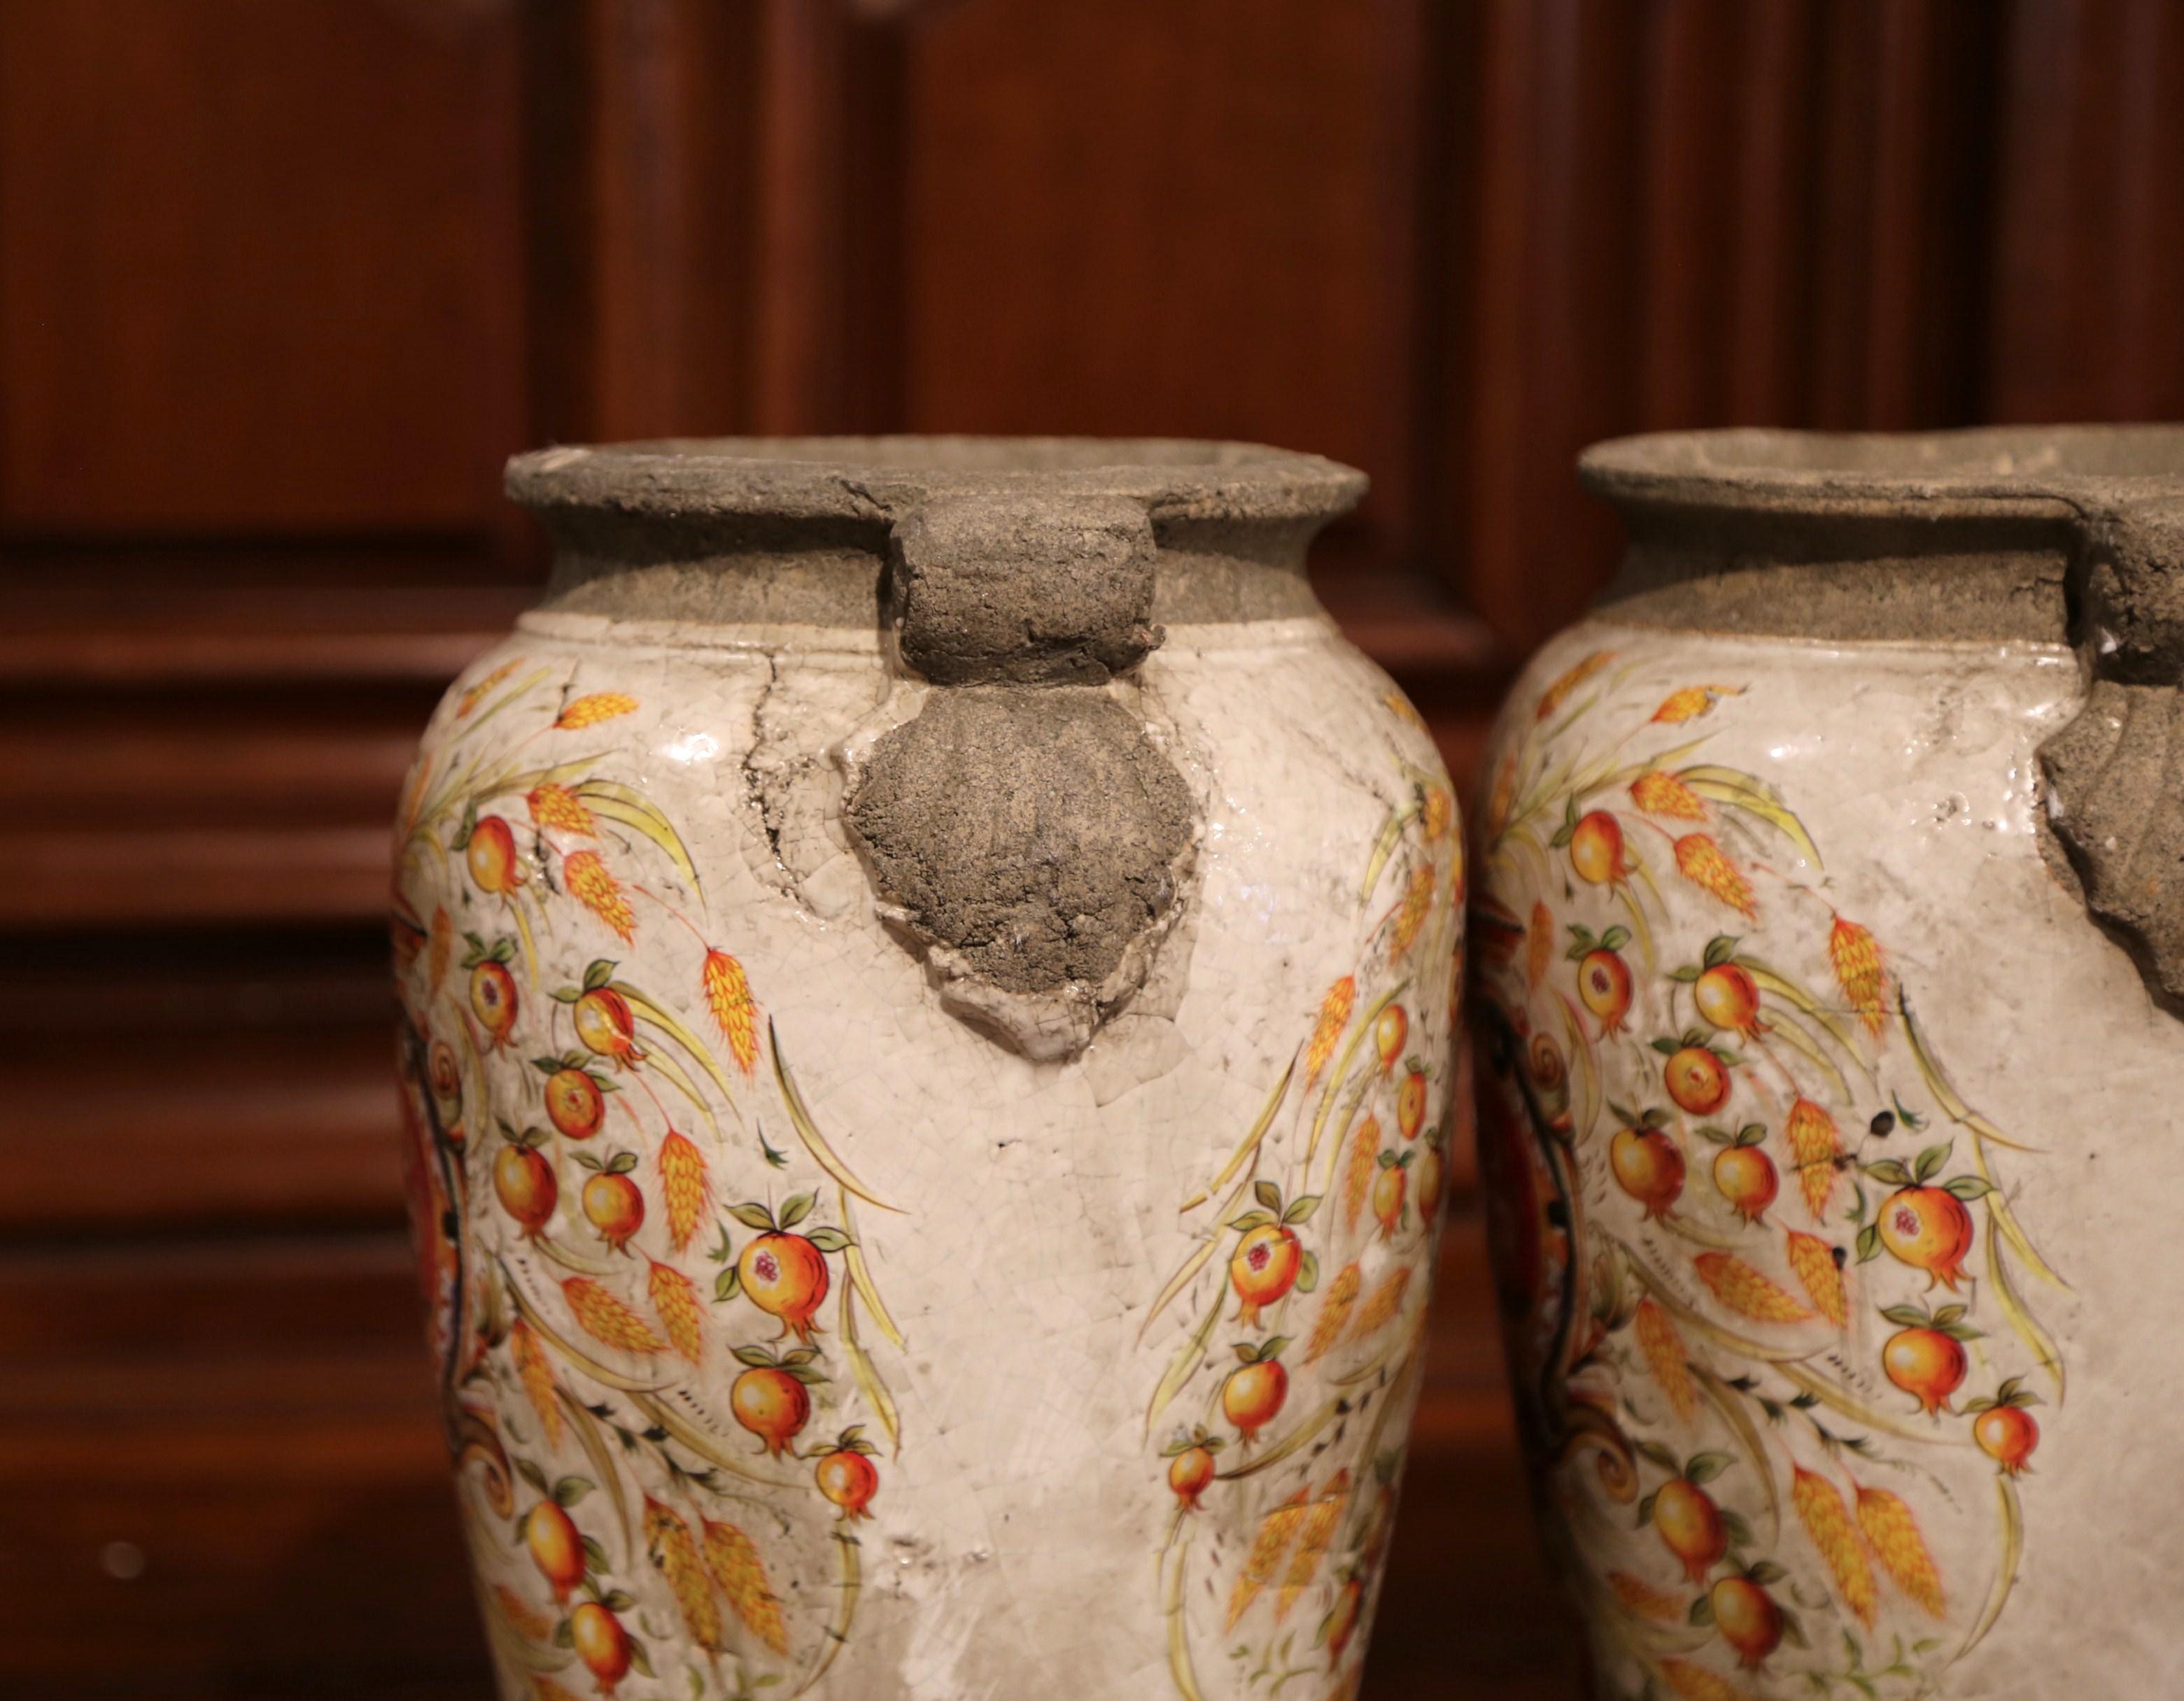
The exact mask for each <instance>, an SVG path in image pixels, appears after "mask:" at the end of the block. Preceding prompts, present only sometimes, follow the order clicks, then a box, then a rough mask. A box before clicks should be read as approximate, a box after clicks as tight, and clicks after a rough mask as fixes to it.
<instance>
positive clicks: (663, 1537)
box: [644, 1494, 728, 1654]
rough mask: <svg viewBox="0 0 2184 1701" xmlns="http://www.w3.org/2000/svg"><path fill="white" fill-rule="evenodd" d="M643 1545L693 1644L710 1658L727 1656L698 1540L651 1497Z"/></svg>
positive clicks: (724, 1624) (647, 1501)
mask: <svg viewBox="0 0 2184 1701" xmlns="http://www.w3.org/2000/svg"><path fill="white" fill-rule="evenodd" d="M644 1545H645V1550H646V1552H647V1553H649V1555H650V1556H651V1559H652V1563H653V1564H655V1565H656V1566H658V1567H659V1568H660V1576H663V1577H665V1578H666V1580H667V1587H668V1592H670V1593H671V1594H672V1595H673V1596H674V1597H675V1604H676V1605H677V1607H678V1608H680V1609H682V1622H683V1624H684V1625H686V1626H688V1628H689V1631H690V1640H691V1641H693V1642H696V1643H697V1644H698V1646H699V1647H700V1648H704V1649H705V1652H706V1653H708V1654H720V1653H722V1652H724V1651H725V1650H726V1649H727V1645H728V1634H727V1631H728V1626H727V1618H726V1616H725V1615H723V1614H722V1613H721V1603H720V1599H719V1598H718V1597H717V1596H716V1595H715V1594H714V1592H713V1580H712V1579H711V1577H710V1576H707V1575H706V1571H705V1560H704V1559H703V1558H702V1557H701V1556H700V1555H699V1552H698V1538H697V1537H696V1536H693V1535H692V1534H691V1533H690V1526H689V1525H688V1524H685V1523H684V1522H683V1521H682V1518H681V1517H680V1516H679V1515H678V1514H676V1513H675V1512H673V1511H672V1510H671V1509H668V1508H667V1507H665V1506H662V1505H661V1504H660V1503H659V1502H658V1501H656V1500H655V1499H654V1498H653V1497H651V1496H650V1495H649V1494H648V1495H646V1496H645V1497H644Z"/></svg>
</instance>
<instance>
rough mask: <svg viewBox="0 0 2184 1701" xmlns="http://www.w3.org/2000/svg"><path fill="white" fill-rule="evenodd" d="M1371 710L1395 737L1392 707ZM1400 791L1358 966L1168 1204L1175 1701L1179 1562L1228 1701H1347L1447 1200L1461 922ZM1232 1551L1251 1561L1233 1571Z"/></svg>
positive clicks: (1416, 782) (1442, 815)
mask: <svg viewBox="0 0 2184 1701" xmlns="http://www.w3.org/2000/svg"><path fill="white" fill-rule="evenodd" d="M1390 708H1391V710H1393V711H1396V712H1397V713H1398V714H1399V715H1400V716H1401V717H1402V718H1404V719H1406V720H1407V721H1411V722H1412V724H1414V725H1415V724H1416V722H1415V719H1414V716H1413V714H1412V711H1411V710H1410V706H1409V705H1408V704H1407V703H1404V702H1401V700H1400V699H1396V700H1393V701H1391V703H1390ZM1399 771H1400V772H1401V774H1402V776H1403V784H1404V790H1403V793H1402V795H1401V796H1400V797H1399V798H1398V800H1396V802H1395V803H1394V804H1393V805H1392V806H1391V807H1390V811H1389V813H1388V816H1387V818H1386V821H1385V823H1384V825H1383V828H1382V830H1381V831H1380V833H1379V835H1378V837H1377V839H1376V840H1375V842H1374V844H1373V847H1372V849H1371V852H1370V854H1369V856H1368V859H1367V866H1366V869H1365V873H1364V876H1363V878H1362V881H1361V883H1360V888H1359V892H1358V897H1357V908H1358V913H1359V917H1360V920H1361V923H1363V924H1365V925H1366V927H1367V928H1368V932H1367V934H1366V937H1365V940H1364V943H1363V945H1362V949H1361V951H1360V953H1359V956H1358V959H1357V962H1355V963H1353V964H1352V965H1351V966H1350V968H1349V969H1348V971H1347V972H1346V973H1344V974H1342V975H1341V976H1340V978H1339V979H1336V980H1335V981H1334V983H1333V984H1332V985H1331V986H1329V989H1328V990H1327V992H1326V994H1325V996H1324V997H1323V1000H1322V1002H1321V1004H1320V1007H1319V1009H1318V1012H1317V1013H1316V1014H1315V1015H1313V1016H1312V1018H1311V1020H1310V1025H1309V1027H1308V1029H1307V1030H1306V1032H1305V1035H1304V1037H1303V1040H1302V1043H1301V1045H1300V1046H1298V1048H1297V1051H1296V1054H1295V1057H1293V1058H1292V1059H1291V1061H1290V1065H1289V1068H1287V1070H1286V1071H1284V1074H1283V1075H1282V1077H1281V1079H1279V1081H1278V1082H1276V1083H1275V1084H1274V1085H1273V1088H1272V1090H1270V1092H1269V1093H1268V1097H1267V1099H1266V1101H1265V1103H1264V1106H1263V1107H1262V1109H1261V1111H1260V1113H1259V1115H1258V1117H1257V1118H1256V1121H1255V1122H1254V1123H1253V1124H1252V1126H1251V1129H1250V1130H1249V1131H1248V1132H1247V1133H1246V1134H1245V1135H1244V1137H1243V1139H1242V1140H1241V1141H1240V1143H1239V1144H1238V1146H1236V1148H1235V1150H1234V1152H1232V1153H1231V1154H1230V1156H1229V1158H1228V1160H1227V1161H1226V1162H1225V1163H1223V1165H1222V1167H1221V1168H1220V1169H1219V1170H1218V1171H1217V1173H1216V1174H1214V1175H1213V1176H1212V1178H1211V1179H1210V1180H1208V1181H1207V1182H1206V1185H1204V1186H1203V1187H1202V1188H1201V1189H1200V1190H1199V1191H1197V1192H1196V1193H1195V1194H1194V1195H1193V1196H1191V1197H1190V1199H1189V1200H1187V1201H1185V1202H1184V1205H1183V1209H1184V1213H1185V1214H1186V1216H1189V1215H1190V1214H1192V1213H1205V1212H1206V1211H1208V1210H1209V1208H1210V1209H1211V1210H1212V1213H1213V1214H1212V1219H1211V1220H1210V1221H1208V1222H1206V1226H1205V1229H1204V1231H1203V1235H1202V1238H1201V1240H1200V1241H1199V1243H1198V1245H1197V1246H1196V1247H1195V1249H1194V1250H1193V1252H1192V1253H1191V1255H1190V1257H1189V1258H1187V1259H1186V1260H1185V1261H1184V1263H1183V1264H1182V1266H1181V1267H1180V1268H1179V1269H1177V1270H1176V1271H1175V1272H1174V1274H1173V1276H1172V1277H1171V1279H1170V1280H1168V1282H1167V1285H1166V1286H1164V1287H1163V1288H1162V1291H1161V1292H1160V1295H1159V1296H1158V1297H1157V1298H1156V1300H1155V1302H1154V1303H1153V1305H1152V1308H1151V1311H1150V1313H1148V1315H1147V1317H1146V1319H1145V1325H1144V1329H1143V1330H1141V1332H1140V1336H1139V1338H1140V1340H1141V1341H1142V1340H1144V1339H1145V1337H1146V1336H1149V1335H1150V1334H1151V1332H1152V1331H1153V1330H1154V1329H1155V1328H1156V1325H1158V1324H1159V1323H1160V1320H1161V1319H1162V1318H1163V1317H1166V1316H1168V1315H1169V1313H1170V1308H1171V1307H1177V1308H1178V1315H1179V1316H1180V1317H1182V1318H1185V1319H1192V1321H1191V1325H1190V1329H1189V1332H1188V1333H1187V1334H1186V1335H1185V1336H1184V1338H1183V1339H1182V1341H1180V1343H1179V1344H1178V1345H1177V1346H1176V1347H1174V1348H1173V1350H1172V1352H1171V1355H1170V1357H1169V1358H1168V1360H1167V1365H1166V1368H1165V1369H1164V1371H1163V1373H1162V1376H1161V1378H1160V1380H1159V1382H1158V1384H1157V1386H1156V1387H1155V1389H1154V1391H1153V1393H1152V1397H1151V1401H1150V1402H1149V1403H1148V1406H1147V1408H1146V1413H1145V1434H1146V1436H1147V1440H1148V1444H1149V1446H1150V1447H1153V1448H1155V1449H1156V1450H1157V1455H1158V1458H1160V1459H1161V1460H1162V1461H1164V1465H1163V1470H1164V1480H1165V1483H1166V1486H1167V1493H1168V1496H1169V1497H1170V1508H1169V1512H1168V1515H1167V1520H1166V1527H1165V1536H1164V1539H1163V1541H1162V1544H1161V1548H1160V1550H1159V1556H1158V1587H1159V1589H1160V1592H1161V1602H1162V1610H1163V1612H1164V1613H1165V1615H1166V1616H1167V1624H1168V1664H1169V1670H1170V1673H1171V1676H1172V1677H1173V1682H1174V1686H1175V1689H1176V1692H1177V1693H1178V1694H1179V1695H1181V1696H1183V1697H1184V1698H1185V1701H1199V1698H1200V1697H1201V1693H1202V1692H1201V1685H1200V1677H1199V1672H1200V1667H1201V1659H1203V1658H1204V1656H1203V1655H1202V1654H1201V1652H1200V1651H1199V1650H1197V1649H1195V1648H1194V1647H1193V1645H1192V1637H1191V1631H1190V1625H1189V1623H1188V1620H1187V1608H1188V1605H1189V1599H1190V1576H1191V1567H1192V1559H1193V1553H1194V1547H1195V1548H1196V1549H1197V1551H1198V1552H1199V1553H1200V1554H1201V1556H1202V1557H1201V1559H1200V1560H1199V1565H1200V1568H1201V1577H1202V1578H1203V1577H1205V1576H1206V1571H1207V1570H1208V1568H1210V1570H1211V1573H1212V1577H1211V1581H1208V1582H1207V1583H1206V1587H1212V1588H1214V1589H1216V1590H1217V1591H1218V1592H1219V1595H1220V1598H1221V1601H1222V1607H1221V1629H1222V1632H1223V1637H1224V1641H1223V1645H1222V1646H1223V1652H1224V1653H1225V1654H1226V1656H1227V1658H1228V1659H1229V1661H1230V1662H1231V1664H1232V1665H1233V1666H1234V1672H1233V1674H1232V1679H1231V1682H1230V1684H1229V1689H1230V1690H1231V1691H1233V1693H1245V1691H1246V1690H1247V1689H1248V1690H1251V1691H1252V1692H1254V1693H1256V1692H1258V1691H1260V1690H1262V1689H1263V1690H1264V1691H1265V1692H1266V1693H1279V1694H1286V1693H1292V1691H1291V1689H1290V1685H1291V1684H1292V1683H1295V1684H1298V1685H1305V1686H1308V1685H1310V1684H1312V1683H1318V1684H1319V1685H1320V1686H1321V1687H1320V1688H1319V1690H1318V1691H1317V1692H1316V1693H1323V1694H1327V1695H1348V1694H1352V1693H1355V1687H1356V1684H1357V1676H1358V1672H1359V1670H1360V1668H1361V1667H1362V1663H1363V1649H1364V1637H1363V1635H1362V1631H1363V1629H1364V1627H1365V1626H1367V1624H1368V1622H1369V1619H1370V1600H1371V1597H1372V1593H1373V1587H1374V1585H1375V1582H1376V1581H1377V1576H1378V1572H1379V1565H1380V1562H1381V1559H1382V1557H1383V1555H1384V1553H1385V1546H1386V1542H1387V1537H1388V1534H1389V1531H1390V1526H1391V1524H1392V1522H1393V1518H1394V1512H1395V1497H1396V1483H1397V1479H1398V1477H1399V1475H1400V1473H1401V1464H1402V1447H1403V1436H1402V1433H1401V1428H1400V1426H1399V1425H1398V1426H1396V1428H1394V1429H1393V1431H1391V1429H1390V1419H1391V1417H1393V1416H1394V1415H1395V1414H1396V1413H1397V1412H1398V1411H1399V1410H1400V1409H1401V1403H1402V1401H1403V1399H1404V1397H1405V1396H1406V1395H1407V1393H1408V1392H1409V1391H1410V1388H1411V1385H1412V1381H1413V1380H1414V1378H1415V1377H1416V1375H1417V1374H1418V1367H1419V1362H1420V1358H1421V1356H1422V1352H1421V1348H1422V1341H1421V1330H1422V1328H1423V1324H1424V1311H1425V1301H1426V1292H1427V1289H1428V1288H1429V1286H1430V1283H1431V1271H1432V1259H1433V1249H1434V1246H1435V1240H1436V1238H1437V1235H1438V1230H1439V1225H1440V1207H1441V1202H1442V1197H1443V1194H1444V1192H1445V1190H1446V1179H1445V1178H1446V1163H1447V1156H1448V1150H1447V1142H1448V1138H1449V1134H1450V1129H1449V1124H1448V1118H1447V1108H1448V1100H1449V1092H1450V1085H1451V1084H1450V1079H1449V1078H1450V1070H1451V1063H1450V1056H1451V1046H1450V1040H1449V1035H1448V1031H1447V1030H1448V1027H1449V1023H1450V1022H1451V1019H1452V1012H1453V1009H1454V988H1453V986H1452V984H1451V981H1452V974H1451V967H1450V965H1451V961H1452V960H1453V959H1454V957H1455V956H1456V955H1457V951H1458V948H1459V945H1460V943H1461V933H1462V916H1463V850H1462V845H1461V842H1460V839H1459V838H1458V836H1457V833H1456V832H1455V830H1454V829H1455V813H1454V807H1453V804H1452V801H1451V797H1450V794H1449V791H1448V789H1447V782H1446V777H1445V776H1443V775H1441V774H1440V773H1439V772H1434V773H1431V774H1429V773H1426V772H1423V771H1421V770H1418V769H1417V768H1414V767H1410V766H1409V765H1408V764H1407V763H1402V762H1401V761H1400V759H1399ZM1376 917H1377V919H1376ZM1413 1012H1416V1020H1415V1021H1414V1019H1413ZM1284 1111H1286V1112H1287V1113H1288V1114H1287V1115H1286V1116H1284ZM1170 1326H1171V1327H1175V1326H1179V1325H1176V1324H1173V1323H1172V1324H1171V1325H1170ZM1178 1414H1180V1415H1178ZM1201 1530H1204V1531H1205V1533H1203V1534H1201ZM1230 1531H1236V1532H1243V1531H1248V1532H1250V1539H1249V1540H1248V1542H1245V1543H1243V1544H1242V1546H1241V1547H1240V1548H1235V1547H1233V1546H1232V1545H1231V1544H1229V1543H1227V1542H1224V1540H1223V1537H1224V1536H1225V1535H1226V1534H1227V1533H1228V1532H1230Z"/></svg>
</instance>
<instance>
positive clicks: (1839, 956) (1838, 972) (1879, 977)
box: [1828, 916, 1888, 1040]
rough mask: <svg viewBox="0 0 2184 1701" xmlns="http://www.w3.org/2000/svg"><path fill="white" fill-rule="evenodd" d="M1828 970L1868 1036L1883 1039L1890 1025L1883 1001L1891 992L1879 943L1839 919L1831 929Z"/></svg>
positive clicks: (1856, 926) (1863, 931)
mask: <svg viewBox="0 0 2184 1701" xmlns="http://www.w3.org/2000/svg"><path fill="white" fill-rule="evenodd" d="M1828 967H1829V968H1832V969H1833V970H1834V971H1835V976H1836V985H1837V986H1839V987H1841V989H1842V996H1843V998H1844V1000H1845V1001H1846V1002H1847V1003H1848V1004H1849V1006H1850V1007H1851V1010H1852V1012H1853V1014H1854V1015H1856V1016H1857V1018H1858V1020H1859V1021H1860V1022H1861V1023H1864V1026H1865V1031H1866V1032H1867V1033H1868V1034H1870V1035H1872V1036H1873V1037H1874V1038H1875V1039H1876V1040H1877V1039H1879V1038H1880V1034H1881V1030H1882V1029H1883V1028H1884V1027H1886V1025H1887V1012H1886V1007H1885V1005H1884V999H1885V998H1886V993H1887V989H1888V972H1887V970H1886V968H1885V967H1884V966H1883V964H1882V962H1881V956H1880V943H1879V941H1877V940H1875V938H1874V936H1873V935H1872V934H1871V933H1869V931H1867V930H1866V929H1864V928H1862V927H1860V926H1859V925H1858V923H1856V922H1853V921H1846V920H1844V919H1843V918H1842V917H1841V916H1837V917H1836V921H1835V925H1834V926H1833V927H1831V928H1830V929H1828Z"/></svg>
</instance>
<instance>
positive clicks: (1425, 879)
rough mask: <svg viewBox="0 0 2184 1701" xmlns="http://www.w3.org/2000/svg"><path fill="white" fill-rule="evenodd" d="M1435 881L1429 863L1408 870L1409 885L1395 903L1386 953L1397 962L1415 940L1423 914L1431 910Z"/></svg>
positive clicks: (1436, 882) (1408, 951)
mask: <svg viewBox="0 0 2184 1701" xmlns="http://www.w3.org/2000/svg"><path fill="white" fill-rule="evenodd" d="M1438 884H1440V883H1439V880H1438V878H1437V877H1436V876H1435V873H1434V869H1433V865H1432V864H1431V863H1424V864H1422V865H1420V866H1419V867H1418V868H1416V869H1414V870H1413V871H1412V874H1411V879H1410V884H1408V885H1407V886H1405V887H1404V888H1403V896H1402V900H1401V902H1400V903H1398V904H1397V905H1396V923H1395V926H1394V927H1393V928H1392V929H1390V930H1389V934H1388V955H1389V956H1390V959H1392V960H1393V961H1395V962H1401V961H1402V960H1403V958H1404V957H1406V956H1408V955H1409V954H1410V949H1411V947H1412V945H1416V944H1417V943H1418V934H1419V932H1420V930H1421V929H1424V926H1425V924H1426V917H1428V916H1429V915H1431V914H1432V913H1433V901H1434V890H1435V887H1436V886H1437V885H1438Z"/></svg>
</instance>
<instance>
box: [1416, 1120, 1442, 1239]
mask: <svg viewBox="0 0 2184 1701" xmlns="http://www.w3.org/2000/svg"><path fill="white" fill-rule="evenodd" d="M1413 1168H1416V1169H1417V1171H1418V1216H1419V1218H1420V1219H1422V1220H1423V1221H1424V1223H1425V1224H1426V1226H1427V1227H1428V1228H1431V1227H1432V1226H1433V1224H1434V1223H1435V1220H1436V1219H1438V1218H1439V1217H1440V1196H1441V1188H1442V1186H1443V1185H1444V1183H1445V1182H1446V1172H1445V1170H1444V1169H1443V1167H1442V1164H1441V1157H1440V1147H1439V1146H1436V1145H1435V1144H1434V1143H1433V1142H1432V1141H1427V1142H1426V1144H1425V1146H1424V1150H1423V1151H1421V1152H1419V1153H1418V1163H1416V1164H1415V1165H1414V1166H1413Z"/></svg>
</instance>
